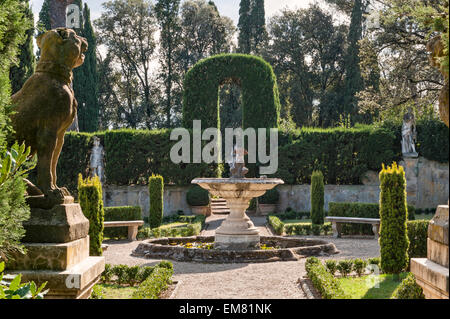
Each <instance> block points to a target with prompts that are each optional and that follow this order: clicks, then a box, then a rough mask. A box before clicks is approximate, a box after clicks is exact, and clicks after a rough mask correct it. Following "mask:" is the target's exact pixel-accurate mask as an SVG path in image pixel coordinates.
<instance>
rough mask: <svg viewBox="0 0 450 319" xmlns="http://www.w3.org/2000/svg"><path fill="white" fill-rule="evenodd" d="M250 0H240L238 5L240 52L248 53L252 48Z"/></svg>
mask: <svg viewBox="0 0 450 319" xmlns="http://www.w3.org/2000/svg"><path fill="white" fill-rule="evenodd" d="M250 14H251V1H250V0H241V3H240V5H239V23H238V28H239V40H238V41H239V43H238V45H239V47H238V51H239V52H240V53H245V54H250V53H251V50H252V19H251V15H250Z"/></svg>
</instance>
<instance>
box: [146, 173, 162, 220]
mask: <svg viewBox="0 0 450 319" xmlns="http://www.w3.org/2000/svg"><path fill="white" fill-rule="evenodd" d="M148 193H149V194H150V213H149V219H148V221H149V224H150V227H151V228H156V227H159V226H161V222H162V218H163V215H164V199H163V196H164V180H163V177H162V176H161V175H152V176H150V178H149V180H148Z"/></svg>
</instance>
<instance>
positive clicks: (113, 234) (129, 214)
mask: <svg viewBox="0 0 450 319" xmlns="http://www.w3.org/2000/svg"><path fill="white" fill-rule="evenodd" d="M104 210H105V221H108V222H110V221H121V220H142V210H141V207H140V206H121V207H105V208H104ZM103 235H104V237H108V238H116V239H120V238H127V237H128V229H127V227H112V228H105V229H104V230H103Z"/></svg>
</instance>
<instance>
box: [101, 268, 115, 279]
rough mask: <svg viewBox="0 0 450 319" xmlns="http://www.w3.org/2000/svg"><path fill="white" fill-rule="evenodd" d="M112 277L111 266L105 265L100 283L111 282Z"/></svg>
mask: <svg viewBox="0 0 450 319" xmlns="http://www.w3.org/2000/svg"><path fill="white" fill-rule="evenodd" d="M113 276H114V271H113V267H112V266H111V264H105V270H104V271H103V273H102V282H105V283H108V282H111V280H112V278H113Z"/></svg>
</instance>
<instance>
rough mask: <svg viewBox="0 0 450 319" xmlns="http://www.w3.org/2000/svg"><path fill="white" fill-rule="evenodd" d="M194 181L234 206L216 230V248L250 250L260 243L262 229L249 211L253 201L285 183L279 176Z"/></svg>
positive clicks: (231, 206)
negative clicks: (260, 229) (247, 212)
mask: <svg viewBox="0 0 450 319" xmlns="http://www.w3.org/2000/svg"><path fill="white" fill-rule="evenodd" d="M192 184H198V185H200V187H202V188H204V189H206V190H208V191H209V192H210V193H211V194H212V195H215V196H219V197H222V198H223V199H225V200H226V202H227V206H228V208H229V209H230V214H229V215H228V217H227V218H226V219H225V220H224V221H223V222H222V225H221V226H220V227H219V228H218V229H217V230H216V232H215V241H214V247H215V248H217V249H224V250H246V249H253V248H258V247H259V244H260V235H259V230H258V228H256V227H255V226H254V224H253V222H252V221H251V220H250V218H248V216H247V215H246V214H245V211H246V209H247V208H248V206H249V202H250V200H251V199H252V198H255V197H259V196H262V195H264V193H265V192H266V191H267V190H269V189H272V188H274V187H275V186H277V185H279V184H284V182H283V181H282V180H281V179H278V178H196V179H194V180H193V181H192Z"/></svg>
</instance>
